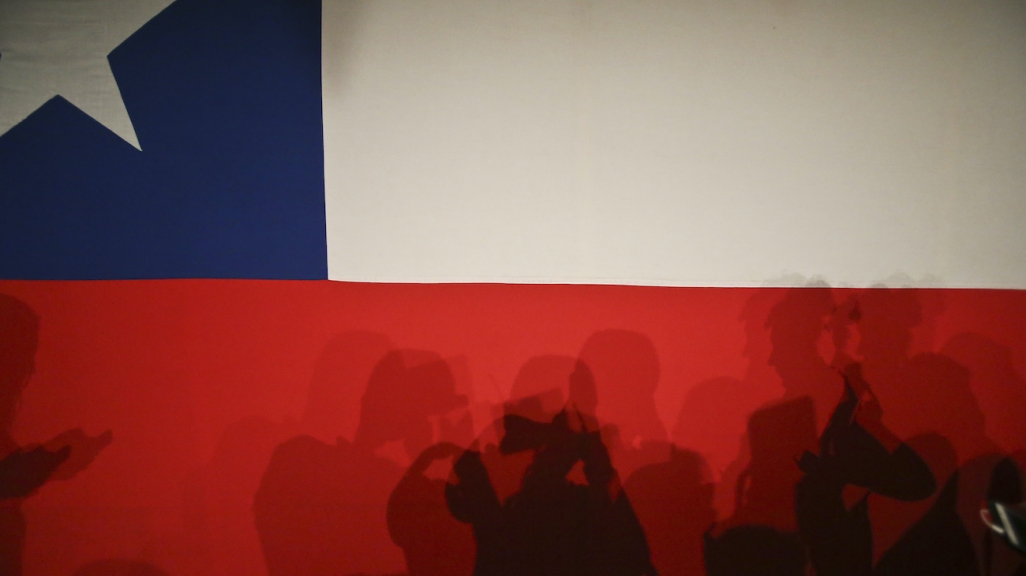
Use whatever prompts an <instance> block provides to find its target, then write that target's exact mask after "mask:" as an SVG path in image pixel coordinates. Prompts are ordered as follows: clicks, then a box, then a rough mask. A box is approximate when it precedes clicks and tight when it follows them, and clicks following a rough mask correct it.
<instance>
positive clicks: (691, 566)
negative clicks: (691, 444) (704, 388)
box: [624, 447, 716, 576]
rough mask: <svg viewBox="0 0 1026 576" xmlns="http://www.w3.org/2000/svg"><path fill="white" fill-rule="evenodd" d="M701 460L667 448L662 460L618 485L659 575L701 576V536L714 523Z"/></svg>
mask: <svg viewBox="0 0 1026 576" xmlns="http://www.w3.org/2000/svg"><path fill="white" fill-rule="evenodd" d="M709 480H710V478H709V471H708V470H707V468H706V465H705V461H704V460H703V459H702V457H701V456H700V455H699V454H698V453H696V452H692V451H690V450H678V449H676V448H675V447H674V448H671V451H670V458H669V460H667V461H666V462H659V463H656V464H647V465H645V466H642V467H641V468H639V469H637V470H636V471H635V472H634V473H633V474H631V476H630V477H629V478H628V479H627V481H626V482H625V483H624V491H625V492H627V494H628V495H629V496H630V500H631V504H633V506H634V510H635V512H636V513H637V516H638V521H639V522H640V523H641V526H642V528H643V529H644V531H645V534H646V536H647V539H648V545H649V549H650V550H651V556H652V564H653V565H654V566H655V568H656V570H657V571H658V572H659V573H660V574H680V575H687V576H701V575H702V574H704V568H703V565H702V542H703V535H704V534H705V533H706V531H707V530H708V528H709V526H711V525H712V524H713V522H715V521H716V510H715V509H714V508H713V488H714V485H713V484H712V483H711V482H710V481H709Z"/></svg>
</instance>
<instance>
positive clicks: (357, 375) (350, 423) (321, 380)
mask: <svg viewBox="0 0 1026 576" xmlns="http://www.w3.org/2000/svg"><path fill="white" fill-rule="evenodd" d="M394 348H395V347H394V346H393V345H392V343H391V342H390V341H389V339H388V337H387V336H384V335H382V334H377V333H374V332H362V331H346V332H342V333H340V334H337V335H335V336H334V337H333V338H332V339H331V340H330V341H329V342H328V343H327V344H326V345H325V346H324V349H323V350H322V351H321V355H320V357H319V358H318V359H317V363H316V364H315V365H314V374H313V378H312V379H311V381H310V393H309V396H308V399H307V402H306V408H305V409H304V411H303V417H302V423H303V428H304V430H305V431H306V432H307V433H308V434H311V435H313V436H315V437H317V438H320V439H321V440H325V441H334V440H335V438H337V437H339V436H342V437H345V438H347V439H349V440H352V439H353V437H354V436H355V434H356V427H357V425H358V423H359V420H360V398H361V397H362V396H363V393H364V391H365V389H366V388H367V382H368V380H370V376H371V373H372V372H373V370H374V367H375V366H376V365H377V363H378V361H380V360H381V358H383V357H384V356H385V354H387V353H388V351H389V350H392V349H394Z"/></svg>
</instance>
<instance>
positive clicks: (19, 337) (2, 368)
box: [0, 294, 39, 430]
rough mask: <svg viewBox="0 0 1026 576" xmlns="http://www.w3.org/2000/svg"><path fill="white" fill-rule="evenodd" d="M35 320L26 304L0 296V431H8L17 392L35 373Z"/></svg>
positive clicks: (37, 324)
mask: <svg viewBox="0 0 1026 576" xmlns="http://www.w3.org/2000/svg"><path fill="white" fill-rule="evenodd" d="M38 346H39V317H38V316H36V313H35V312H34V311H33V310H32V308H30V307H29V306H28V304H26V303H24V302H22V301H21V300H18V299H17V298H14V297H12V296H7V295H5V294H0V429H2V430H9V429H10V427H11V425H12V424H13V421H14V413H15V411H16V410H17V407H18V402H19V400H20V399H21V393H22V391H23V390H24V389H25V385H26V384H28V381H29V378H30V377H31V376H32V373H33V372H34V371H35V357H36V348H37V347H38Z"/></svg>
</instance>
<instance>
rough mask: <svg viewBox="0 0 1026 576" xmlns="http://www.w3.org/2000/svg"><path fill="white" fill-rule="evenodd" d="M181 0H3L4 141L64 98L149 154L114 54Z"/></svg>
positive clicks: (0, 126) (0, 99)
mask: <svg viewBox="0 0 1026 576" xmlns="http://www.w3.org/2000/svg"><path fill="white" fill-rule="evenodd" d="M173 1H174V0H46V1H40V0H0V135H3V134H4V133H6V132H7V131H8V130H10V129H11V128H13V127H14V126H16V125H17V124H18V123H20V122H21V121H23V120H25V119H26V118H28V116H29V115H30V114H32V113H33V112H35V111H36V110H37V109H38V108H39V107H40V106H42V105H43V104H45V103H46V102H48V101H50V100H51V99H53V98H54V97H56V96H61V97H63V98H64V99H65V100H67V101H68V102H70V103H71V104H73V105H74V106H76V107H77V108H78V109H79V110H81V111H82V112H85V113H86V114H88V115H89V116H91V117H92V118H94V119H95V120H96V121H97V122H99V123H100V124H102V125H104V126H106V127H107V128H108V129H110V130H111V131H112V132H114V133H115V134H117V135H118V136H120V137H121V138H123V139H124V140H125V141H126V142H128V143H129V144H131V145H132V146H135V147H136V148H137V149H140V150H141V149H142V148H141V147H140V145H139V139H138V137H137V136H136V134H135V128H134V127H133V126H132V120H131V118H129V116H128V110H127V109H126V108H125V103H124V101H123V100H122V99H121V91H120V90H119V89H118V85H117V81H116V80H115V78H114V73H113V72H112V71H111V68H110V63H109V62H108V61H107V55H108V54H110V53H111V51H112V50H114V49H115V48H116V47H117V46H118V45H119V44H121V43H122V42H124V41H125V39H127V38H128V37H129V36H131V35H132V34H134V33H135V31H136V30H138V29H139V28H141V27H142V26H143V25H144V24H146V22H148V21H150V19H152V18H153V17H154V16H156V15H157V14H159V13H160V12H161V10H163V9H164V8H166V7H168V6H169V5H170V4H171V3H172V2H173Z"/></svg>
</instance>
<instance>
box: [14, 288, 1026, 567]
mask: <svg viewBox="0 0 1026 576" xmlns="http://www.w3.org/2000/svg"><path fill="white" fill-rule="evenodd" d="M846 294H847V295H848V296H847V297H845V298H843V299H840V300H838V298H837V296H836V293H835V292H834V291H832V290H830V289H829V288H819V289H792V290H764V291H758V292H756V293H755V294H754V295H753V296H752V298H751V299H750V300H749V302H748V304H747V306H746V307H745V311H744V313H743V314H742V318H741V320H742V322H743V323H744V325H745V327H746V332H747V338H748V342H747V346H746V348H745V356H746V358H747V359H748V369H747V370H746V371H745V373H744V375H743V376H742V377H741V378H729V377H724V378H716V379H712V380H708V381H705V382H701V383H699V384H697V385H696V386H694V387H693V388H692V389H691V390H690V391H689V393H688V395H687V396H686V397H685V400H684V403H683V406H682V408H681V411H680V416H679V418H678V421H677V422H676V426H674V427H673V429H672V430H667V429H666V428H664V426H663V424H662V421H661V420H660V419H659V417H658V415H657V413H656V404H655V400H654V394H655V391H656V388H657V386H658V383H659V371H660V369H659V358H658V355H657V353H656V348H655V346H654V345H653V343H652V342H651V341H650V340H649V338H647V337H646V336H645V335H643V334H640V333H637V332H632V331H627V330H603V331H600V332H596V333H595V334H593V335H592V336H591V337H590V338H588V340H587V341H586V342H585V343H584V345H583V347H582V349H581V350H580V352H579V354H578V355H577V356H576V357H567V356H557V355H550V356H538V357H535V358H531V359H529V360H528V361H527V362H526V363H525V364H524V365H523V367H522V369H521V370H520V372H519V374H518V375H517V378H516V380H515V381H514V382H513V385H512V389H511V391H510V393H509V394H508V395H507V397H508V400H507V401H506V402H504V403H502V404H501V405H498V406H490V405H489V406H482V405H480V404H479V403H476V402H475V401H474V399H473V398H471V397H468V395H466V394H460V393H459V392H458V386H457V381H458V380H459V379H460V378H462V377H463V376H461V375H460V374H459V371H460V370H461V363H460V361H459V359H455V360H454V359H446V358H442V357H441V356H440V355H438V354H436V353H433V352H430V351H423V350H406V349H399V348H397V347H396V346H394V345H393V344H392V343H391V342H390V341H389V339H388V338H387V337H385V336H383V335H380V334H376V333H370V332H345V333H342V334H340V335H338V336H337V337H336V338H335V339H333V340H332V342H331V343H329V345H328V346H327V348H326V349H325V351H324V354H323V355H322V358H321V360H320V362H319V363H318V365H317V367H316V369H315V375H314V380H313V383H312V385H311V389H310V398H309V403H308V406H307V409H306V411H305V412H304V414H303V415H302V418H301V420H300V421H299V422H294V423H287V424H275V423H271V422H270V421H267V420H264V419H261V418H249V419H246V420H244V421H241V422H239V423H237V424H236V425H234V426H232V427H231V428H230V429H229V430H228V431H227V432H226V433H225V435H224V437H223V439H222V442H221V445H220V446H219V447H218V449H217V451H216V453H215V456H214V458H213V460H212V461H211V462H210V463H209V465H208V466H206V467H204V468H203V469H200V470H196V471H195V472H194V473H193V474H192V475H191V476H190V478H189V479H188V481H187V482H186V489H185V519H186V524H187V525H188V528H189V530H190V531H191V532H193V533H195V534H200V535H202V534H204V533H207V532H209V531H210V530H211V528H210V527H209V526H207V525H206V524H205V523H206V522H207V518H208V514H207V512H209V506H210V502H218V503H219V505H220V506H222V507H224V508H225V509H224V510H221V511H220V512H221V513H222V516H223V517H224V518H228V519H229V520H228V523H229V524H230V523H231V519H233V518H234V519H236V521H237V523H238V524H239V526H238V527H237V528H238V530H237V532H238V533H240V534H242V533H243V532H244V531H245V530H246V529H249V530H252V529H253V528H255V532H256V536H257V538H256V539H255V540H256V542H255V543H253V544H249V543H248V541H247V540H246V538H245V537H239V538H227V539H224V540H222V542H221V544H222V545H223V546H225V547H227V548H228V549H230V550H231V551H232V552H233V554H230V555H229V557H231V558H234V559H235V560H236V561H238V562H246V561H247V560H245V559H246V558H258V559H262V562H261V563H260V565H258V566H248V567H246V569H245V570H244V571H245V572H250V571H252V572H259V571H263V570H266V571H267V572H268V573H269V574H270V575H271V576H286V575H288V576H313V575H318V576H320V575H357V574H400V573H403V574H409V575H411V576H420V575H424V576H427V575H461V574H463V575H471V574H473V575H477V576H488V575H496V576H521V575H534V574H539V575H553V576H557V575H559V576H563V575H567V576H569V575H610V576H612V575H617V576H642V575H645V576H647V575H654V574H663V575H686V576H698V575H703V574H705V575H708V576H726V575H767V576H770V575H773V576H776V575H780V576H785V575H786V576H792V575H793V576H805V575H808V574H815V575H817V576H871V575H872V576H878V575H880V576H883V575H887V576H890V575H898V574H902V575H913V576H915V575H927V574H930V575H942V576H947V575H952V576H963V575H964V576H970V575H972V576H1026V565H1024V563H1023V558H1022V557H1021V556H1019V555H1018V554H1016V553H1015V552H1014V551H1013V550H1011V549H1010V548H1009V547H1007V546H1005V545H1004V544H1003V543H1002V542H1000V541H998V540H995V538H994V537H993V535H992V533H991V532H990V531H988V530H987V529H986V527H985V526H983V524H982V523H981V522H980V521H979V510H980V507H981V503H982V502H984V501H986V500H996V501H1001V502H1005V503H1008V504H1011V505H1021V503H1022V488H1023V482H1022V479H1021V476H1020V472H1019V471H1020V469H1021V467H1022V465H1023V464H1024V462H1026V385H1024V383H1023V381H1022V379H1021V378H1020V377H1019V376H1018V375H1017V374H1016V373H1015V369H1014V367H1013V364H1012V362H1011V359H1010V354H1009V352H1008V350H1007V349H1006V348H1003V347H1002V346H1000V345H999V344H997V343H995V342H993V341H991V340H989V339H987V338H986V337H984V336H981V335H978V334H971V333H965V334H960V335H958V336H956V337H954V338H951V339H950V340H949V341H948V342H947V343H946V344H945V345H944V346H943V347H942V348H941V349H940V352H936V353H935V352H929V353H919V354H913V353H911V350H912V346H911V344H912V340H913V328H916V327H919V328H921V329H922V328H923V327H925V328H926V329H927V331H929V329H930V327H931V322H932V321H933V319H934V318H935V316H936V315H937V314H938V313H939V310H940V304H938V303H937V302H936V301H935V300H933V298H935V296H934V295H932V294H931V293H929V292H920V291H915V290H868V291H862V292H858V293H846ZM3 298H4V299H3V300H0V314H2V317H0V318H2V321H3V327H4V330H3V332H4V333H5V336H4V340H3V342H2V344H3V346H2V348H0V350H2V355H0V360H2V365H0V374H2V377H3V381H2V383H0V385H2V386H3V388H2V394H3V397H2V398H0V400H2V402H3V403H2V405H0V410H2V414H0V416H3V420H2V422H0V424H2V425H3V428H2V429H0V433H2V435H3V436H2V438H0V439H2V441H3V445H2V446H0V447H2V449H3V451H4V454H6V455H7V456H6V457H5V458H4V459H3V460H0V485H2V494H0V498H3V499H4V500H3V504H4V505H3V506H0V563H3V564H2V566H0V573H3V574H19V573H20V554H21V552H20V551H21V548H22V547H23V545H24V533H25V525H24V518H23V517H22V516H21V513H20V502H22V501H23V500H24V499H25V498H27V497H29V496H30V495H31V494H32V493H33V492H34V491H35V490H36V489H38V488H39V486H41V485H42V484H44V483H45V482H47V481H49V480H53V479H58V478H70V477H71V476H73V475H74V474H75V473H77V472H78V471H80V470H82V469H84V468H85V467H86V466H87V465H88V464H89V462H91V460H92V458H95V457H96V455H97V454H98V453H99V451H100V450H102V448H103V447H104V446H105V445H106V444H109V443H110V441H111V438H112V436H111V434H110V432H107V433H104V434H103V435H101V436H99V437H96V438H92V437H89V436H86V435H85V434H84V433H83V432H81V431H80V430H77V431H69V432H67V433H65V434H64V435H62V436H60V437H58V438H56V439H54V440H52V441H49V442H47V443H45V444H43V445H39V446H28V447H19V446H17V445H16V444H15V443H14V442H13V441H12V440H11V439H10V434H9V431H10V426H11V423H12V421H13V417H14V411H15V409H16V406H17V399H18V398H19V397H20V394H21V390H22V389H23V388H24V386H25V384H26V383H27V381H28V379H29V377H30V376H31V373H32V358H33V356H34V351H35V346H36V341H37V338H38V335H37V331H38V320H37V319H36V318H35V316H34V314H33V313H32V312H31V310H30V309H28V307H27V306H25V305H24V304H23V303H21V302H19V301H17V300H15V299H12V298H8V297H3ZM17 331H20V332H17ZM9 334H14V336H9ZM824 339H826V340H828V341H829V344H830V345H829V346H827V347H824ZM824 350H829V354H826V355H825V354H824ZM357 410H358V417H354V416H357V415H356V414H355V411H357ZM984 414H987V418H984ZM481 418H486V419H487V420H486V421H487V422H489V424H488V425H487V426H483V427H482V426H475V422H476V421H478V422H479V421H481V420H480V419H481ZM348 421H352V422H357V425H356V427H355V429H353V430H342V429H340V427H339V424H338V423H339V422H348ZM724 446H728V447H729V448H730V450H729V453H732V454H734V455H733V456H732V457H728V458H724V457H723V456H722V454H723V453H724V452H725V451H724V450H723V449H722V448H723V447H724ZM262 455H264V456H263V457H262ZM400 462H402V463H405V464H400ZM713 470H715V471H716V472H717V473H716V474H715V475H714V474H713V472H712V471H713ZM247 546H258V550H253V549H250V548H247ZM103 562H107V563H108V564H103ZM103 562H100V563H94V564H93V565H90V566H86V567H83V568H82V570H80V573H81V574H83V575H84V574H100V573H110V574H122V573H123V574H138V575H142V574H161V573H163V572H160V571H159V569H157V568H155V567H153V566H150V565H144V564H138V565H134V564H132V563H131V562H128V561H115V560H110V561H103ZM118 562H121V563H120V564H118ZM98 565H99V566H101V568H96V566H98ZM102 566H107V571H106V572H101V571H99V570H101V569H102ZM115 568H117V570H120V572H119V571H117V570H115ZM221 568H225V569H224V570H222V571H221V572H222V573H229V572H235V571H236V570H237V569H238V568H239V567H238V566H234V567H233V568H234V569H233V570H228V569H227V567H221ZM212 569H214V570H218V569H219V567H217V566H214V567H212ZM90 570H92V571H90Z"/></svg>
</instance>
